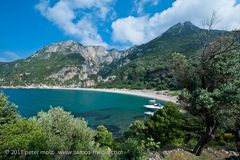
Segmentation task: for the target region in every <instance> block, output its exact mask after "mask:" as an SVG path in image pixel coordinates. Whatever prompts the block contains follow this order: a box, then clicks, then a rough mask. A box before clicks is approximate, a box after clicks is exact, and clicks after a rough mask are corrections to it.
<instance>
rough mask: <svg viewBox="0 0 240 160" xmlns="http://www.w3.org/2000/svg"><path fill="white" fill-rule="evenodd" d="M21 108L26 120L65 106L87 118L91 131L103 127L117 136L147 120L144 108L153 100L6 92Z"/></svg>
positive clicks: (80, 93)
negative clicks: (138, 122) (140, 121)
mask: <svg viewBox="0 0 240 160" xmlns="http://www.w3.org/2000/svg"><path fill="white" fill-rule="evenodd" d="M2 90H3V92H4V93H5V94H6V95H7V96H8V97H9V100H10V101H11V102H13V103H15V104H17V105H18V110H19V112H20V113H21V115H22V116H24V117H32V116H36V115H37V113H38V112H39V111H47V110H48V109H49V108H50V106H53V107H55V106H61V107H63V108H64V110H66V111H70V112H72V114H73V115H74V116H76V117H84V118H85V120H87V121H88V124H89V126H90V127H93V128H96V126H97V125H99V124H103V125H105V126H106V127H107V128H108V129H109V130H111V131H112V132H114V134H115V135H117V134H121V132H123V130H124V129H126V128H127V127H128V126H129V124H130V123H131V122H132V121H134V120H136V119H143V118H144V108H143V105H144V104H147V103H148V100H149V98H144V97H138V96H131V95H125V94H116V93H107V92H94V91H78V90H50V89H2Z"/></svg>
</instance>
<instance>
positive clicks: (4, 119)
mask: <svg viewBox="0 0 240 160" xmlns="http://www.w3.org/2000/svg"><path fill="white" fill-rule="evenodd" d="M18 117H19V116H18V113H17V107H16V105H14V104H11V103H9V102H8V99H7V97H6V96H5V95H4V94H3V93H0V129H1V128H2V127H4V126H5V125H7V124H11V123H13V122H15V120H16V119H17V118H18Z"/></svg>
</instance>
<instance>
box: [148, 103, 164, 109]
mask: <svg viewBox="0 0 240 160" xmlns="http://www.w3.org/2000/svg"><path fill="white" fill-rule="evenodd" d="M163 107H164V106H163V105H161V104H160V103H156V104H154V105H144V108H147V109H153V110H159V109H163Z"/></svg>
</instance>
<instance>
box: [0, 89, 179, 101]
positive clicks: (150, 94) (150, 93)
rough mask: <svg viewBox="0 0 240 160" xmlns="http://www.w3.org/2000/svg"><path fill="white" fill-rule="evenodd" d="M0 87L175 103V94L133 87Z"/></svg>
mask: <svg viewBox="0 0 240 160" xmlns="http://www.w3.org/2000/svg"><path fill="white" fill-rule="evenodd" d="M1 89H56V90H80V91H94V92H108V93H116V94H126V95H133V96H139V97H146V98H152V99H157V100H161V101H166V102H173V103H177V97H176V96H169V95H166V94H165V93H166V91H154V90H133V89H117V88H111V89H107V88H74V87H54V86H52V87H49V86H44V87H43V86H42V87H36V86H28V87H23V86H18V87H9V86H0V90H1Z"/></svg>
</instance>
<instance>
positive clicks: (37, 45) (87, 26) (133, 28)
mask: <svg viewBox="0 0 240 160" xmlns="http://www.w3.org/2000/svg"><path fill="white" fill-rule="evenodd" d="M213 12H215V13H216V15H217V19H218V23H217V25H216V26H215V29H223V30H233V29H238V28H240V0H21V1H20V0H7V1H1V2H0V62H9V61H14V60H17V59H22V58H26V57H28V56H30V55H31V54H33V53H34V52H35V51H37V50H39V49H41V48H42V47H43V46H45V45H47V44H51V43H55V42H60V41H67V40H75V41H77V42H79V43H81V44H83V45H101V46H104V47H106V48H108V49H111V48H116V49H119V50H123V49H126V48H129V47H131V46H133V45H140V44H143V43H146V42H148V41H150V40H152V39H154V38H155V37H157V36H160V35H161V34H162V33H163V32H165V31H166V30H167V29H168V28H169V27H171V26H173V25H175V24H177V23H179V22H185V21H191V22H192V23H193V24H195V25H197V26H199V27H202V22H203V21H204V20H206V19H207V18H209V17H211V15H212V13H213Z"/></svg>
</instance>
